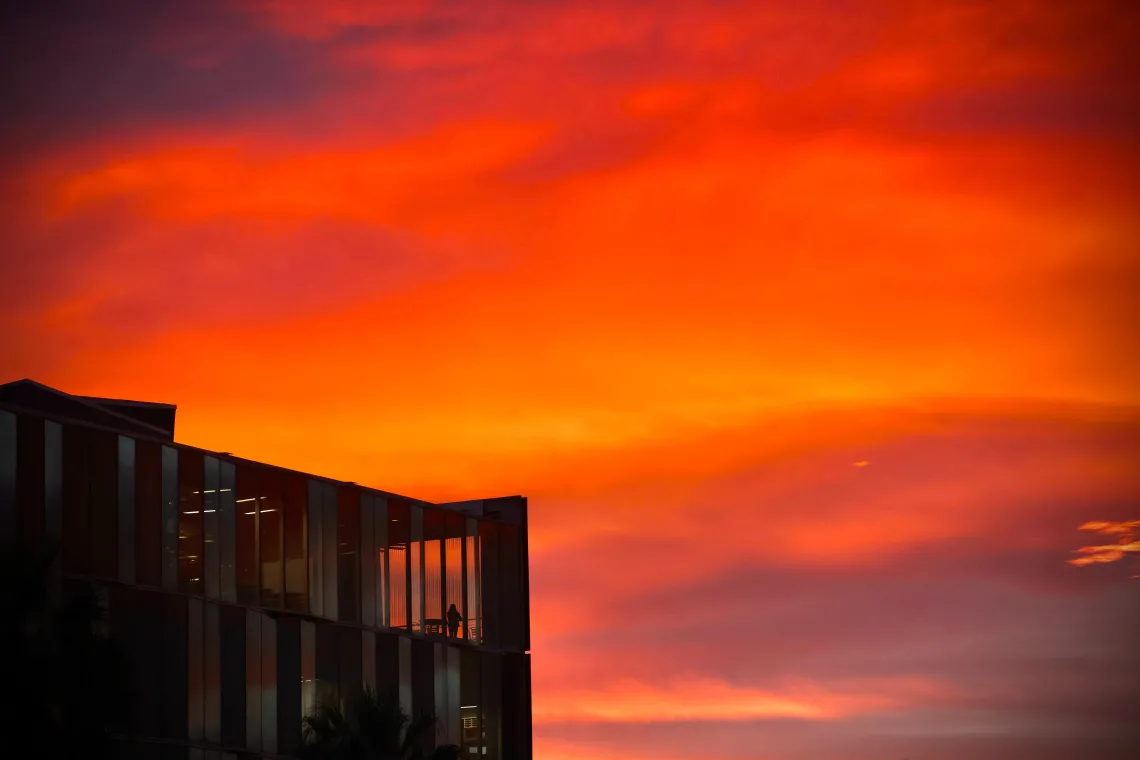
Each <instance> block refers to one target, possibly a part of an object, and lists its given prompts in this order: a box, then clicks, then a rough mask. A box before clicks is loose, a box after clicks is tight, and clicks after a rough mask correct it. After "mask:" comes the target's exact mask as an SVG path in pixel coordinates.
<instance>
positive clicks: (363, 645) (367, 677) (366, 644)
mask: <svg viewBox="0 0 1140 760" xmlns="http://www.w3.org/2000/svg"><path fill="white" fill-rule="evenodd" d="M360 679H361V681H362V682H363V684H364V686H365V687H366V688H368V689H370V690H372V691H373V692H375V691H376V634H375V633H374V632H372V631H362V632H361V634H360Z"/></svg>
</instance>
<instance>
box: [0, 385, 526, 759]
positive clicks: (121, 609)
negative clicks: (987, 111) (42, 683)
mask: <svg viewBox="0 0 1140 760" xmlns="http://www.w3.org/2000/svg"><path fill="white" fill-rule="evenodd" d="M175 411H176V409H175V407H174V406H173V405H168V404H156V403H147V402H136V401H125V400H118V399H101V398H91V397H83V396H73V395H70V394H67V393H63V392H61V391H58V390H54V389H52V388H48V387H46V386H43V385H40V384H38V383H35V382H33V381H30V380H20V381H17V382H13V383H8V384H6V385H0V541H5V542H11V541H16V542H20V543H24V544H28V545H43V544H47V545H50V546H58V547H59V549H60V552H59V561H58V562H57V564H56V567H55V568H54V570H53V573H54V574H55V575H56V578H55V580H56V582H57V583H58V584H62V585H63V587H64V588H66V587H67V586H68V585H75V584H86V583H93V584H95V586H96V588H97V589H98V590H99V592H100V595H101V596H102V598H103V599H104V601H105V604H106V607H107V610H108V627H109V630H110V631H111V632H112V634H113V635H114V636H116V637H117V638H119V639H120V641H121V642H122V643H123V644H124V645H125V647H126V649H127V651H128V653H129V655H130V660H131V665H132V667H131V679H132V685H133V687H134V688H133V690H134V692H135V694H136V695H137V698H136V699H135V700H134V703H133V705H132V715H131V730H130V735H129V736H126V737H123V738H122V743H123V749H124V752H125V754H126V755H127V756H132V757H140V758H142V757H146V758H149V757H162V758H170V759H171V760H174V759H175V758H178V759H179V760H223V758H227V759H228V758H233V759H234V760H236V759H237V758H253V757H264V758H272V757H280V756H288V755H290V754H292V753H294V752H295V751H296V750H297V747H298V743H299V741H300V725H301V718H302V716H303V715H304V714H305V712H306V710H307V707H308V706H309V705H312V704H313V703H314V700H315V699H316V698H317V697H318V695H322V694H329V695H335V696H337V697H339V698H345V697H349V696H351V695H352V694H354V693H357V692H359V691H360V690H361V689H363V688H365V687H366V686H368V687H371V688H374V689H375V690H376V691H377V692H378V693H380V694H381V695H390V696H391V697H392V698H394V699H398V700H399V701H400V703H401V705H402V706H403V707H404V709H405V711H407V712H408V713H409V714H413V715H419V714H423V713H433V714H435V715H437V716H438V718H439V721H440V729H439V737H438V740H437V741H438V742H440V743H448V744H458V745H461V746H462V747H463V752H464V755H465V756H469V757H473V758H474V757H480V758H487V759H488V760H498V759H500V758H502V759H503V760H513V759H516V758H517V759H523V760H529V758H530V757H531V725H530V655H529V654H528V650H529V649H530V621H529V579H528V571H527V501H526V499H525V498H523V497H519V496H510V497H505V498H495V499H483V500H476V501H467V502H459V503H452V504H431V503H428V502H425V501H421V500H418V499H413V498H409V497H405V496H399V495H396V494H392V493H387V492H384V491H378V490H375V489H371V488H365V487H362V486H359V485H356V484H354V483H345V482H342V481H336V480H331V479H329V478H322V477H319V476H315V475H310V474H306V473H302V472H297V471H294V470H288V469H284V468H281V467H273V466H271V465H267V464H263V463H259V462H254V461H250V460H247V459H242V458H240V457H235V456H233V455H231V454H229V453H224V452H223V453H217V452H211V451H204V450H202V449H198V448H194V447H191V446H185V445H181V444H178V443H175V442H174V420H175ZM453 604H454V605H455V607H456V610H455V611H456V612H458V613H459V616H460V617H461V618H462V621H461V622H459V623H458V624H456V620H455V613H454V612H452V611H451V605H453ZM449 618H450V622H451V625H450V626H449ZM452 631H454V632H455V635H454V636H452V635H451V633H452Z"/></svg>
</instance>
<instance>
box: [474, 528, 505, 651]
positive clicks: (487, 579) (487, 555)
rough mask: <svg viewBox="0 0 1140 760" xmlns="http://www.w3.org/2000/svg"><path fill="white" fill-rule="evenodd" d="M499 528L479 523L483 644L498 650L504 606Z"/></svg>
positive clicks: (500, 641) (500, 640)
mask: <svg viewBox="0 0 1140 760" xmlns="http://www.w3.org/2000/svg"><path fill="white" fill-rule="evenodd" d="M498 528H499V526H498V525H497V524H496V523H493V522H490V521H489V520H480V521H479V541H480V546H479V548H480V552H479V562H480V565H481V566H480V571H481V572H482V576H483V577H482V590H481V593H480V602H481V604H482V611H483V620H482V642H483V643H484V644H486V645H487V646H489V647H492V648H494V649H498V648H499V646H501V643H502V639H501V636H502V606H501V593H500V589H499V531H498Z"/></svg>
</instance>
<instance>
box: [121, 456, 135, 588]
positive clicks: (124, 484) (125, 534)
mask: <svg viewBox="0 0 1140 760" xmlns="http://www.w3.org/2000/svg"><path fill="white" fill-rule="evenodd" d="M118 486H119V489H118V490H119V580H121V581H122V582H123V583H134V582H135V441H134V439H133V438H127V437H126V436H124V435H121V436H119V483H118Z"/></svg>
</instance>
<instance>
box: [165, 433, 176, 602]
mask: <svg viewBox="0 0 1140 760" xmlns="http://www.w3.org/2000/svg"><path fill="white" fill-rule="evenodd" d="M178 544H179V540H178V449H175V448H172V447H170V446H163V447H162V587H163V588H164V589H167V590H168V591H173V590H174V589H176V588H178V552H179V549H178Z"/></svg>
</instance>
